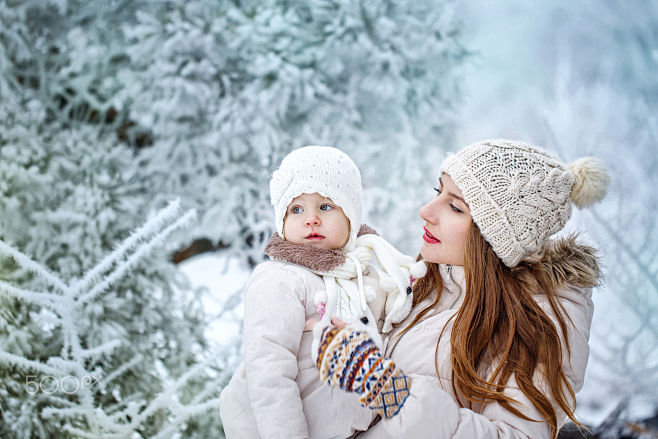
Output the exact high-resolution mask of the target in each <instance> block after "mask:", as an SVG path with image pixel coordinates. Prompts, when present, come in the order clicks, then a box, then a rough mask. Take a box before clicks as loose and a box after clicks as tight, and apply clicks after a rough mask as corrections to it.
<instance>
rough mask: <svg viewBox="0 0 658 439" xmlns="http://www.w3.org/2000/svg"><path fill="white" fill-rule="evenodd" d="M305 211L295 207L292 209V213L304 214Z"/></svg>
mask: <svg viewBox="0 0 658 439" xmlns="http://www.w3.org/2000/svg"><path fill="white" fill-rule="evenodd" d="M303 211H304V209H302V208H301V207H299V206H294V207H291V208H290V213H302V212H303Z"/></svg>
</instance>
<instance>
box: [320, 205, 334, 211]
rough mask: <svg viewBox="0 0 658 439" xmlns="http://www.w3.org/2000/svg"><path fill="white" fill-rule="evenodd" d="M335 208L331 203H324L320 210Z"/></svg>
mask: <svg viewBox="0 0 658 439" xmlns="http://www.w3.org/2000/svg"><path fill="white" fill-rule="evenodd" d="M333 208H334V206H332V205H331V204H323V205H321V206H320V210H331V209H333Z"/></svg>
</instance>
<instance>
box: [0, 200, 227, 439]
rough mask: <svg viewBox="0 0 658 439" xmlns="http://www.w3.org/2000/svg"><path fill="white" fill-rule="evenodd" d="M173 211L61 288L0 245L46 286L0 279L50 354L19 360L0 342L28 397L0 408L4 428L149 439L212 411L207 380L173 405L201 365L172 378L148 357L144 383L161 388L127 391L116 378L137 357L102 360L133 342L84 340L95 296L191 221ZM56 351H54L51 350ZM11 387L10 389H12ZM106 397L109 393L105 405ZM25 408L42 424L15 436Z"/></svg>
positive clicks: (4, 360)
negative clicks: (151, 366)
mask: <svg viewBox="0 0 658 439" xmlns="http://www.w3.org/2000/svg"><path fill="white" fill-rule="evenodd" d="M179 210H180V209H179V203H177V202H176V203H172V204H170V205H169V206H168V207H167V208H165V209H163V210H161V211H160V212H158V213H157V214H156V215H154V216H153V217H152V218H150V219H149V220H148V221H147V222H146V224H144V226H142V227H141V228H139V229H138V230H136V231H135V232H134V233H133V234H132V235H131V236H130V237H129V238H127V239H126V240H124V241H123V242H122V243H121V244H120V245H119V246H117V247H116V248H115V249H114V251H112V252H111V253H110V254H108V255H107V256H105V257H104V258H103V259H102V260H101V261H100V262H98V264H96V265H95V266H94V267H92V268H91V269H90V270H89V271H88V272H86V273H85V274H84V276H82V277H81V278H80V279H76V280H74V281H73V282H69V283H67V282H65V281H64V280H62V279H61V278H60V277H58V276H57V275H56V274H54V273H53V272H51V271H50V270H49V269H48V268H46V267H44V266H42V265H40V264H38V263H36V262H35V261H33V260H32V259H30V258H29V257H27V256H26V255H25V254H23V253H21V252H19V251H17V250H16V249H14V248H12V247H11V246H9V245H7V244H6V243H4V242H2V241H0V254H1V255H2V256H4V257H10V258H12V259H13V260H14V261H15V263H16V264H17V265H18V266H19V267H21V268H23V269H24V270H26V271H28V272H30V273H32V274H33V275H34V276H35V277H36V278H37V279H38V280H39V282H40V283H42V284H43V285H44V286H47V289H46V290H44V291H43V292H42V291H32V290H28V289H24V288H20V287H16V286H14V285H12V284H11V283H8V282H5V281H0V291H1V292H2V294H3V295H4V296H5V297H6V296H10V297H12V298H14V299H15V300H17V301H18V302H20V303H22V304H25V305H28V306H30V307H31V308H32V312H31V313H30V316H29V319H30V320H32V321H33V324H34V325H35V327H38V328H39V329H40V330H41V335H42V336H45V337H47V338H48V339H49V340H50V342H51V346H50V352H51V353H52V354H46V353H45V352H43V351H42V352H39V353H38V354H37V356H36V358H32V357H31V356H27V357H26V356H25V355H24V353H23V352H19V353H15V352H10V350H16V346H15V343H3V348H2V349H0V364H1V365H2V366H3V370H4V371H12V372H13V374H14V375H16V374H18V375H23V377H25V380H24V382H23V385H22V387H23V389H22V390H23V392H24V393H27V394H29V395H32V396H33V397H32V398H25V401H26V404H27V407H25V406H22V407H20V409H21V410H11V409H12V408H14V406H15V405H17V404H16V402H17V401H16V399H14V400H12V401H9V404H8V406H9V408H10V410H6V411H3V418H4V419H3V420H4V421H5V423H6V425H8V430H9V431H12V430H14V432H16V433H19V432H20V433H22V434H28V435H31V434H30V433H33V434H34V433H36V434H37V435H39V436H41V437H43V436H45V433H46V431H48V430H49V427H50V428H52V427H53V426H55V427H57V429H56V430H55V431H58V433H64V434H68V435H71V436H77V437H87V438H117V439H118V438H126V437H131V436H133V435H134V434H135V433H136V432H140V434H144V433H146V434H147V435H148V436H149V437H171V435H172V434H173V433H175V432H177V431H178V430H180V429H181V427H182V426H185V425H186V423H187V422H188V420H189V418H191V417H193V416H198V415H200V414H202V413H204V412H206V411H208V410H212V409H215V410H216V408H217V404H218V398H217V397H216V394H217V383H216V382H214V381H213V380H210V381H208V382H206V383H205V385H204V386H203V387H202V388H201V389H199V390H198V391H197V393H196V394H195V395H194V396H193V397H191V398H189V399H188V401H182V400H181V399H182V398H181V389H183V388H184V387H185V386H188V385H189V384H190V381H191V380H192V379H194V378H198V376H199V375H202V374H204V370H203V369H204V367H207V365H205V364H203V363H199V364H197V365H195V366H194V367H190V368H189V369H188V370H187V371H185V373H183V374H182V375H181V376H178V377H176V376H172V375H171V374H170V373H169V371H167V368H166V366H165V365H164V364H160V363H161V361H160V360H156V364H154V366H157V365H158V364H160V367H159V368H158V367H155V368H154V369H153V371H152V373H151V375H152V376H151V380H153V381H155V382H158V383H159V384H160V385H159V387H161V391H160V392H156V393H155V394H154V395H152V394H149V393H145V392H143V390H142V389H139V388H136V389H130V390H129V389H126V388H125V386H122V385H118V384H117V381H119V380H120V379H121V378H122V376H123V375H126V374H131V373H135V372H136V371H139V368H138V365H139V364H140V363H141V362H143V361H144V356H143V355H141V354H139V353H137V352H135V354H136V355H134V356H133V358H132V359H130V360H129V361H125V362H124V363H123V364H121V363H119V364H118V365H117V366H116V368H112V362H110V361H108V359H109V358H111V357H113V356H115V355H117V353H118V351H119V350H120V349H121V348H122V345H128V346H127V348H128V350H131V349H132V348H131V346H130V345H132V343H133V341H132V340H131V339H130V338H126V336H125V335H124V334H121V333H120V331H117V333H115V334H108V333H107V332H106V333H105V334H104V336H105V337H104V339H98V340H94V339H92V338H91V337H89V336H88V331H89V325H88V321H89V316H90V314H93V313H95V312H97V311H98V307H99V305H100V300H99V299H100V298H101V297H102V296H105V295H107V294H109V293H110V292H112V291H113V290H114V288H113V286H115V285H117V283H118V281H119V280H120V279H121V278H123V277H125V276H126V275H127V274H129V273H130V272H133V271H135V270H136V269H137V268H138V267H139V265H140V264H142V260H143V259H144V258H145V257H147V256H149V255H150V253H152V251H153V249H154V248H157V247H159V246H161V245H162V243H163V242H164V241H165V240H167V239H168V238H169V236H170V234H171V233H172V232H173V231H174V230H176V229H177V228H179V227H183V226H185V225H187V224H189V223H190V221H191V220H192V219H193V218H194V216H195V212H193V211H188V212H187V213H185V214H183V215H180V213H179ZM115 323H120V322H115ZM172 323H174V322H172ZM3 338H5V337H3ZM5 341H8V340H5ZM56 347H61V349H60V350H59V351H57V349H56ZM123 347H124V348H125V347H126V346H123ZM12 348H13V349H12ZM147 361H148V360H147ZM142 372H144V371H143V370H142ZM154 372H155V373H154ZM16 384H17V383H14V388H13V389H11V390H13V391H16V390H18V389H16V388H15V387H16ZM131 390H132V391H131ZM5 392H6V391H5ZM5 392H3V393H5ZM107 395H112V396H113V399H114V401H112V403H110V400H108V398H107ZM213 395H215V398H212V396H213ZM3 396H4V395H3ZM35 401H36V403H35ZM25 408H28V409H29V410H30V411H32V412H33V413H32V415H37V416H38V417H39V419H43V420H44V421H45V425H41V426H40V427H41V428H37V429H35V430H34V431H32V432H30V431H29V430H27V431H26V430H22V431H21V430H18V431H16V430H17V427H24V426H22V425H20V424H22V423H23V422H24V420H23V419H22V415H23V409H25ZM154 417H156V418H159V422H158V423H157V424H154V423H152V420H153V418H154ZM5 428H7V427H5Z"/></svg>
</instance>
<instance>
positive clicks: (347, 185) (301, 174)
mask: <svg viewBox="0 0 658 439" xmlns="http://www.w3.org/2000/svg"><path fill="white" fill-rule="evenodd" d="M316 192H317V193H318V194H320V195H322V196H324V197H327V198H331V200H332V201H333V202H334V203H336V204H337V205H338V206H340V207H341V208H342V209H343V212H344V213H345V216H346V217H347V219H348V220H349V222H350V235H349V239H348V240H347V244H345V247H344V248H345V249H347V250H351V249H352V248H353V247H354V243H355V241H356V235H357V233H358V232H359V228H360V227H361V205H362V195H361V173H360V172H359V168H357V166H356V164H355V163H354V162H353V161H352V159H350V158H349V156H348V155H347V154H345V153H344V152H342V151H341V150H339V149H337V148H333V147H331V146H305V147H302V148H298V149H296V150H294V151H292V152H291V153H290V154H288V155H287V156H285V157H284V158H283V160H282V161H281V166H279V169H277V170H276V171H274V173H273V174H272V179H271V180H270V198H271V201H272V206H273V207H274V220H275V223H276V230H277V232H278V233H279V235H281V236H282V237H283V219H284V218H285V216H286V210H287V208H288V205H289V204H290V202H291V201H292V200H293V198H295V197H297V196H299V195H300V194H313V193H316Z"/></svg>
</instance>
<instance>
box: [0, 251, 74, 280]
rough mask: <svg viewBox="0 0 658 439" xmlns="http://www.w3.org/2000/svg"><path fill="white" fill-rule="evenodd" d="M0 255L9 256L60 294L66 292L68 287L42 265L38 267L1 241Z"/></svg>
mask: <svg viewBox="0 0 658 439" xmlns="http://www.w3.org/2000/svg"><path fill="white" fill-rule="evenodd" d="M0 253H4V254H5V255H7V256H11V257H12V258H14V260H15V261H16V262H18V265H20V266H21V267H23V268H26V269H28V270H30V271H31V272H33V273H35V274H36V275H37V276H39V277H40V278H41V279H43V280H45V281H47V282H48V283H49V284H50V285H52V286H54V287H55V288H57V289H58V290H60V291H61V292H63V293H64V292H66V291H68V289H69V287H68V286H67V285H66V284H65V283H64V282H63V281H62V280H61V279H59V278H58V277H57V276H55V275H54V274H53V273H51V272H50V270H48V269H47V268H46V267H44V266H43V265H40V264H38V263H37V262H35V261H33V260H32V259H30V257H29V256H27V255H24V254H23V253H21V252H20V251H18V250H16V249H14V248H13V247H11V246H10V245H8V244H6V243H5V242H3V241H2V240H0Z"/></svg>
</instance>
